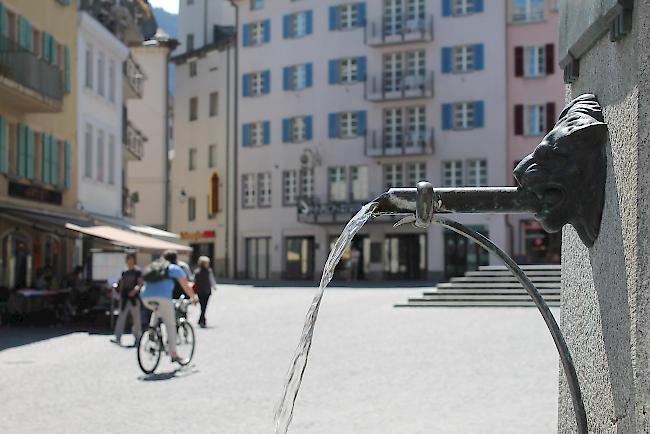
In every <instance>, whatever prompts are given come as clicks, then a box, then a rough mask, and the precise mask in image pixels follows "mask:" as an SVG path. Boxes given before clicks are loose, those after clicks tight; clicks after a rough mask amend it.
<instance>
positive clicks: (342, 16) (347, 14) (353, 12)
mask: <svg viewBox="0 0 650 434" xmlns="http://www.w3.org/2000/svg"><path fill="white" fill-rule="evenodd" d="M358 15H359V4H358V3H357V4H348V5H341V6H339V10H338V16H339V22H338V28H339V29H341V30H348V29H353V28H355V27H356V26H357V19H358Z"/></svg>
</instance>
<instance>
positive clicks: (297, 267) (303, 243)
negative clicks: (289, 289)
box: [285, 237, 314, 280]
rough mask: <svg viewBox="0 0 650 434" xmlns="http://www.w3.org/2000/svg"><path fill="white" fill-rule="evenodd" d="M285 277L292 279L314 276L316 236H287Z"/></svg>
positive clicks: (309, 278) (305, 278) (310, 278)
mask: <svg viewBox="0 0 650 434" xmlns="http://www.w3.org/2000/svg"><path fill="white" fill-rule="evenodd" d="M285 252H286V253H285V254H286V257H285V277H286V278H287V279H292V280H294V279H295V280H312V279H313V278H314V237H287V238H286V241H285Z"/></svg>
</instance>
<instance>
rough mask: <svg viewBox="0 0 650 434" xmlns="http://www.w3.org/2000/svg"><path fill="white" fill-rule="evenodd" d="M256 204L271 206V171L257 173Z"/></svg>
mask: <svg viewBox="0 0 650 434" xmlns="http://www.w3.org/2000/svg"><path fill="white" fill-rule="evenodd" d="M257 190H258V191H259V195H258V199H259V202H258V205H259V206H260V207H270V206H271V173H269V172H264V173H258V174H257Z"/></svg>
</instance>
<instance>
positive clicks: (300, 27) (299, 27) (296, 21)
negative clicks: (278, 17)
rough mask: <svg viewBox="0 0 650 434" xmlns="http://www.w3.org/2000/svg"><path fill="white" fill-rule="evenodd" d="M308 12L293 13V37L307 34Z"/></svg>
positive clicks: (291, 19)
mask: <svg viewBox="0 0 650 434" xmlns="http://www.w3.org/2000/svg"><path fill="white" fill-rule="evenodd" d="M307 19H308V18H307V12H304V11H303V12H296V13H295V14H291V18H290V23H291V28H290V30H291V32H290V34H291V37H292V38H300V37H303V36H305V35H306V34H307Z"/></svg>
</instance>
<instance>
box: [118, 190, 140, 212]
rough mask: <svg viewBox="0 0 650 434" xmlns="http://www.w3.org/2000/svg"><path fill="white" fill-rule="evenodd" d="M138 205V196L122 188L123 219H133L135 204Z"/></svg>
mask: <svg viewBox="0 0 650 434" xmlns="http://www.w3.org/2000/svg"><path fill="white" fill-rule="evenodd" d="M136 203H138V194H137V193H131V191H130V190H129V189H128V188H126V187H122V215H123V216H124V217H135V204H136Z"/></svg>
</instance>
